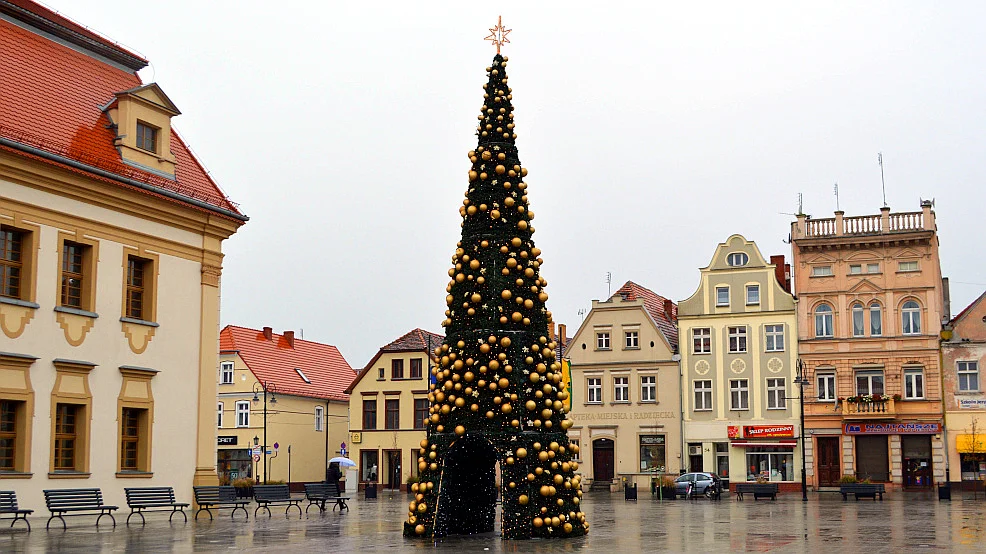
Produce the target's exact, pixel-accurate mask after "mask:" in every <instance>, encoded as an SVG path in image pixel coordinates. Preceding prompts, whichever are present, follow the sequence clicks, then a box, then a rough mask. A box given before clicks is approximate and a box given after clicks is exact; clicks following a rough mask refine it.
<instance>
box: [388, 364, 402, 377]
mask: <svg viewBox="0 0 986 554" xmlns="http://www.w3.org/2000/svg"><path fill="white" fill-rule="evenodd" d="M390 378H391V379H403V378H404V360H390Z"/></svg>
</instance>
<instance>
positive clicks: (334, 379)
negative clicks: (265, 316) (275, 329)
mask: <svg viewBox="0 0 986 554" xmlns="http://www.w3.org/2000/svg"><path fill="white" fill-rule="evenodd" d="M219 351H220V352H236V353H238V354H239V356H240V359H242V360H243V362H244V363H245V364H246V365H247V367H249V368H250V371H251V372H253V375H254V376H255V377H256V378H257V379H259V380H260V381H270V382H272V383H274V385H275V386H276V387H277V391H278V392H281V393H283V394H291V395H295V396H310V397H314V398H327V399H329V400H340V401H344V402H346V401H349V395H347V394H346V393H345V392H344V391H345V390H346V387H348V386H349V383H350V382H352V380H353V377H355V376H356V371H355V370H354V369H353V368H352V367H350V365H349V363H348V362H346V359H345V358H343V357H342V354H341V353H340V352H339V349H338V348H336V347H335V346H332V345H329V344H321V343H317V342H311V341H306V340H301V339H299V338H295V339H294V348H292V347H291V345H290V344H289V343H288V340H287V339H286V338H284V336H283V335H278V334H273V337H272V340H267V338H266V337H264V332H263V331H258V330H256V329H248V328H246V327H237V326H235V325H227V326H226V327H225V328H223V330H222V331H221V332H220V333H219ZM295 368H297V369H300V370H301V371H302V372H303V373H304V374H305V376H306V377H308V379H309V380H310V381H311V383H306V382H305V380H304V379H302V378H301V376H300V375H298V372H297V371H295Z"/></svg>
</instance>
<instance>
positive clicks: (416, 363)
mask: <svg viewBox="0 0 986 554" xmlns="http://www.w3.org/2000/svg"><path fill="white" fill-rule="evenodd" d="M410 377H411V379H420V378H421V358H412V359H411V375H410Z"/></svg>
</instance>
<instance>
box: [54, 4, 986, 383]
mask: <svg viewBox="0 0 986 554" xmlns="http://www.w3.org/2000/svg"><path fill="white" fill-rule="evenodd" d="M46 1H47V3H48V4H49V5H50V6H51V7H53V8H54V9H57V10H59V11H60V12H62V13H64V14H65V15H67V16H69V17H71V18H73V19H75V20H76V21H80V22H82V23H84V24H87V25H88V26H89V27H91V28H93V29H95V30H96V31H98V32H101V33H102V34H104V35H106V36H108V37H110V38H112V39H114V40H117V41H119V42H121V43H122V44H125V45H127V46H129V47H131V48H133V49H135V50H137V51H138V52H140V53H142V54H143V55H145V56H146V57H147V58H148V59H150V60H151V62H152V64H153V67H152V68H147V69H145V70H144V71H142V72H141V76H142V77H143V78H144V80H145V81H152V80H153V81H156V82H158V83H159V84H160V85H161V86H162V88H163V89H164V90H165V91H166V92H167V94H168V95H169V96H170V97H171V98H172V100H174V102H175V103H176V104H177V105H178V107H179V108H180V109H181V110H182V112H183V115H181V116H180V117H178V118H176V119H175V120H174V123H175V126H176V127H177V128H178V130H179V131H180V132H181V133H182V135H183V136H184V137H185V138H186V139H187V141H188V142H189V143H190V144H191V145H192V147H193V148H194V150H195V151H196V153H197V154H198V156H199V158H200V159H201V160H202V162H203V163H204V164H205V165H206V167H208V168H209V169H210V170H211V172H212V175H213V177H214V178H215V179H216V180H217V181H218V182H219V184H220V185H221V186H222V187H223V188H224V189H225V191H226V193H227V194H228V195H229V196H230V197H231V198H232V199H233V200H234V201H236V202H239V203H240V205H241V207H242V209H243V210H244V212H245V213H246V214H248V215H249V216H250V217H251V221H250V222H249V223H248V224H247V225H245V226H244V227H243V228H242V229H241V231H240V232H239V233H237V234H236V235H234V236H233V238H232V239H231V240H229V241H227V243H226V245H225V251H226V260H225V264H224V265H225V270H224V273H223V300H222V302H223V306H222V307H223V312H222V322H223V324H227V323H235V324H238V325H245V326H251V327H261V326H264V325H270V326H272V327H274V329H275V330H276V331H278V332H280V331H282V330H285V329H294V330H298V329H304V336H305V338H306V339H310V340H316V341H320V342H327V343H330V344H334V345H336V346H338V347H339V348H340V350H341V351H342V352H343V354H344V355H345V356H346V359H347V360H348V361H349V363H350V364H351V365H352V366H354V367H356V368H360V367H362V366H363V365H364V364H366V363H367V362H368V361H369V359H370V357H371V356H372V355H373V354H374V353H375V352H376V350H377V348H378V347H379V346H381V345H383V344H386V343H388V342H390V341H391V340H393V339H394V338H396V337H398V336H400V335H401V334H403V333H404V332H406V331H408V330H410V329H412V328H414V327H423V328H425V329H428V330H431V331H435V332H441V330H442V329H441V327H440V325H439V324H440V322H441V320H442V319H443V317H444V316H443V312H444V310H445V294H446V293H445V285H446V284H447V281H448V275H447V274H446V271H447V270H448V267H449V261H450V259H451V255H452V253H453V251H454V249H455V243H456V241H457V240H458V239H459V231H460V229H459V215H458V207H459V206H460V205H461V201H462V195H463V193H464V192H465V190H466V185H467V179H466V172H467V171H468V170H469V161H468V160H467V159H466V152H468V151H469V150H470V149H471V148H473V147H474V146H475V144H476V139H475V136H474V135H473V132H474V128H475V124H476V123H475V122H476V115H477V114H478V113H479V108H480V106H481V105H482V89H481V87H482V85H483V83H484V82H485V71H484V70H485V68H486V66H487V65H488V64H489V63H490V61H491V59H492V57H493V54H494V50H493V48H492V47H491V46H490V44H489V43H488V42H484V41H483V40H482V39H483V37H484V36H486V35H487V34H488V31H487V28H488V27H490V26H492V25H494V24H495V21H496V16H497V15H499V14H502V15H503V18H504V25H505V26H506V27H508V28H512V29H513V32H512V33H511V34H510V35H509V37H508V38H509V39H510V40H511V44H509V45H506V46H505V48H504V54H506V55H508V56H509V57H510V64H509V67H508V74H509V76H510V84H511V86H512V87H513V94H514V100H513V103H514V106H515V108H516V123H517V131H518V135H519V140H518V147H519V149H520V156H521V160H522V162H523V164H524V166H525V167H527V168H528V169H529V170H530V175H529V177H528V179H527V181H528V183H530V189H529V195H530V200H531V208H532V210H533V211H534V212H535V213H536V214H537V218H536V219H535V227H536V229H537V232H536V233H535V236H534V238H535V241H536V242H537V245H538V246H539V247H540V248H541V249H542V250H543V252H544V254H543V255H542V257H543V258H544V260H545V265H544V266H543V268H542V275H543V276H544V277H545V278H546V279H547V280H548V283H549V284H548V292H549V294H550V295H551V298H550V299H549V300H548V308H549V309H550V310H552V311H553V312H554V314H555V319H556V321H559V322H561V323H568V325H569V328H570V329H572V332H574V329H575V328H576V327H577V326H578V325H579V324H580V321H581V320H580V317H579V315H578V310H579V309H580V308H588V307H589V306H590V303H591V300H592V299H594V298H595V299H602V298H605V297H606V296H607V287H606V282H605V274H606V272H612V274H613V289H614V290H615V289H616V287H618V286H619V285H620V284H622V283H623V282H624V281H626V280H628V279H629V280H634V281H636V282H638V283H640V284H642V285H644V286H646V287H648V288H651V289H652V290H654V291H655V292H657V293H659V294H662V295H665V296H668V297H670V298H673V299H675V300H681V299H683V298H687V297H688V296H689V295H691V293H692V292H694V290H695V288H696V287H697V285H698V279H699V271H698V268H699V267H703V266H705V265H706V264H707V263H708V261H709V259H710V257H711V256H712V253H713V250H714V249H715V247H716V244H717V243H719V242H721V241H723V240H725V239H726V237H728V236H729V235H730V234H732V233H742V234H744V235H745V236H746V237H747V238H749V239H752V240H755V241H756V242H757V244H758V245H759V247H760V249H761V250H762V251H763V253H764V255H765V256H769V255H771V254H779V253H780V254H785V255H786V256H788V257H790V247H789V245H786V244H784V243H782V242H781V240H782V239H784V238H786V237H787V235H788V232H789V228H790V227H789V226H790V221H791V219H792V217H791V216H790V215H786V214H785V213H784V212H787V214H790V213H793V212H795V211H796V209H797V193H798V192H803V193H804V208H805V212H806V213H809V214H811V215H812V216H814V217H816V218H817V217H832V212H833V211H834V210H835V197H834V196H833V194H832V185H833V183H835V182H838V183H839V188H840V192H841V206H842V208H843V209H844V210H845V211H846V213H847V215H863V214H873V213H878V210H879V207H880V205H881V204H882V197H881V191H880V169H879V166H878V165H877V161H876V157H877V152H879V151H882V152H883V156H884V161H885V168H886V179H887V200H888V203H889V204H890V206H891V208H893V210H894V211H917V210H919V205H918V203H919V199H920V198H934V199H935V200H936V206H937V207H936V212H937V215H938V229H939V232H940V236H941V258H942V267H943V272H944V274H945V275H946V276H949V277H951V279H952V298H953V308H952V311H953V314H954V313H956V312H958V310H960V309H961V308H963V307H964V306H965V305H966V304H968V303H969V302H971V301H972V300H973V299H975V298H976V297H977V296H978V295H979V294H980V293H981V292H982V291H983V290H984V289H986V257H984V256H983V254H982V252H983V247H982V236H983V233H982V219H983V208H984V207H986V192H984V187H983V185H984V182H986V164H984V160H986V109H984V106H986V98H984V91H986V73H984V71H983V68H984V67H986V33H984V32H983V28H982V23H983V21H986V3H983V2H959V1H951V2H938V3H932V2H901V1H894V2H835V3H811V4H810V5H809V4H807V3H800V2H769V3H766V2H742V3H739V2H721V3H719V2H713V3H692V2H647V3H644V2H641V3H639V4H636V3H619V2H585V3H583V2H574V1H569V2H537V3H536V5H535V3H534V2H513V1H503V2H500V3H499V4H498V6H499V7H498V8H497V9H499V12H493V11H489V10H490V9H491V8H489V5H490V4H489V3H479V2H476V3H471V2H442V3H439V2H393V3H389V2H338V1H335V2H297V1H291V0H282V1H280V2H248V1H236V2H233V1H217V0H209V1H202V0H197V1H194V2H193V1H185V0H172V1H168V2H135V3H125V4H121V3H120V2H110V1H108V0H102V1H96V0H46Z"/></svg>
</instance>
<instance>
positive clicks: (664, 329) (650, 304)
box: [616, 281, 678, 348]
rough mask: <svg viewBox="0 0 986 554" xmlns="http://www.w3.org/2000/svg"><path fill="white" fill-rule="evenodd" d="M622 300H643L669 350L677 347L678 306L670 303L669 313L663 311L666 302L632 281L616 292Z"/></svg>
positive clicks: (661, 297)
mask: <svg viewBox="0 0 986 554" xmlns="http://www.w3.org/2000/svg"><path fill="white" fill-rule="evenodd" d="M616 294H619V295H620V296H621V297H622V298H623V299H624V300H630V301H633V300H638V299H640V300H643V301H644V308H646V309H647V313H649V314H650V316H651V318H653V320H654V323H655V324H656V325H657V327H658V329H660V330H661V333H663V334H664V338H666V339H667V340H668V344H670V345H671V348H677V347H678V305H677V304H675V303H674V302H671V313H670V314H668V313H666V312H665V310H664V302H665V300H667V299H666V298H664V297H663V296H661V295H659V294H657V293H656V292H654V291H652V290H650V289H647V288H644V287H642V286H640V285H638V284H637V283H634V282H633V281H627V282H626V284H624V285H623V286H622V287H620V288H619V290H617V291H616Z"/></svg>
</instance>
